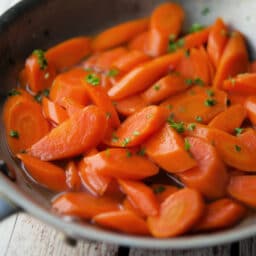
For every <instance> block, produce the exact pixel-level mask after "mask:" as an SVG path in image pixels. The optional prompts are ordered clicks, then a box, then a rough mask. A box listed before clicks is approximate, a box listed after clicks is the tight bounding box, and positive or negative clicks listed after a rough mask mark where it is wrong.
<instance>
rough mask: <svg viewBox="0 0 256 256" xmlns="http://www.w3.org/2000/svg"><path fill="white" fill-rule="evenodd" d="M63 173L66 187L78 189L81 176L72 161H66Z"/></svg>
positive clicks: (73, 189)
mask: <svg viewBox="0 0 256 256" xmlns="http://www.w3.org/2000/svg"><path fill="white" fill-rule="evenodd" d="M65 173H66V183H67V186H68V188H69V189H71V190H72V191H79V190H80V188H81V178H80V177H79V173H78V169H77V166H76V164H75V162H74V161H70V162H68V164H67V166H66V168H65Z"/></svg>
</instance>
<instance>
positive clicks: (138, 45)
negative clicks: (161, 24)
mask: <svg viewBox="0 0 256 256" xmlns="http://www.w3.org/2000/svg"><path fill="white" fill-rule="evenodd" d="M148 37H149V31H145V32H142V33H141V34H138V35H137V36H135V37H134V38H133V39H132V40H131V41H130V42H129V43H128V48H129V49H130V50H136V51H141V52H144V53H145V46H146V43H147V40H148Z"/></svg>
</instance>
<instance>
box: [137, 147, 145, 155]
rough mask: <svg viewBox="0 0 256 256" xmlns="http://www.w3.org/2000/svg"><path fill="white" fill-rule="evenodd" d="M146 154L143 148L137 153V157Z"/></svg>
mask: <svg viewBox="0 0 256 256" xmlns="http://www.w3.org/2000/svg"><path fill="white" fill-rule="evenodd" d="M145 154H146V149H145V148H141V149H140V150H139V151H138V152H137V155H139V156H145Z"/></svg>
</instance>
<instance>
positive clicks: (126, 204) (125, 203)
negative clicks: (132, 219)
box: [122, 197, 146, 218]
mask: <svg viewBox="0 0 256 256" xmlns="http://www.w3.org/2000/svg"><path fill="white" fill-rule="evenodd" d="M122 209H123V210H125V211H126V210H127V211H131V212H133V213H135V214H136V215H138V216H139V217H141V218H145V217H146V215H145V214H144V213H143V212H142V211H141V210H140V208H138V206H136V205H135V204H132V202H130V201H129V199H128V198H127V197H126V198H125V199H124V201H123V203H122Z"/></svg>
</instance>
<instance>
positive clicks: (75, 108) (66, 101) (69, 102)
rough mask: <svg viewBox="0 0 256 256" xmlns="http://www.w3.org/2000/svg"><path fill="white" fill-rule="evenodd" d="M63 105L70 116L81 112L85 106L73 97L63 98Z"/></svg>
mask: <svg viewBox="0 0 256 256" xmlns="http://www.w3.org/2000/svg"><path fill="white" fill-rule="evenodd" d="M61 106H63V107H64V108H65V110H66V112H67V114H68V116H69V117H71V116H72V115H74V114H76V113H80V112H81V111H82V110H83V108H84V106H83V105H81V104H79V103H77V102H76V101H74V100H73V99H71V98H66V97H64V98H62V100H61Z"/></svg>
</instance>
